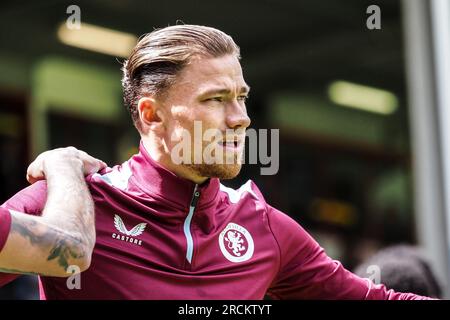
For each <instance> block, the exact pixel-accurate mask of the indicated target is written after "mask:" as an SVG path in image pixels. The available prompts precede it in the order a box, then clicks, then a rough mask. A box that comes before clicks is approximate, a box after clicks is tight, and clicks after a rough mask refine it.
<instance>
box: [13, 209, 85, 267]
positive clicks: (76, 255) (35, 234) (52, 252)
mask: <svg viewBox="0 0 450 320" xmlns="http://www.w3.org/2000/svg"><path fill="white" fill-rule="evenodd" d="M36 219H39V218H36V217H28V219H27V220H26V221H22V220H20V221H17V220H16V219H15V220H13V223H12V224H11V231H10V232H11V233H17V234H19V235H20V236H22V237H23V238H24V239H27V240H28V241H29V242H30V244H31V245H32V246H36V247H40V249H41V250H42V252H43V253H46V252H47V253H46V257H47V260H48V261H51V260H55V261H57V262H58V265H59V266H61V267H62V268H63V269H64V271H66V270H67V268H68V267H69V262H70V261H72V262H73V261H75V260H76V259H80V258H83V257H84V256H85V255H86V252H85V250H84V247H85V246H83V244H82V239H80V238H79V237H78V238H77V237H75V236H74V235H71V234H69V233H67V232H62V231H61V230H59V229H57V228H55V227H54V226H48V225H45V224H42V223H38V221H36Z"/></svg>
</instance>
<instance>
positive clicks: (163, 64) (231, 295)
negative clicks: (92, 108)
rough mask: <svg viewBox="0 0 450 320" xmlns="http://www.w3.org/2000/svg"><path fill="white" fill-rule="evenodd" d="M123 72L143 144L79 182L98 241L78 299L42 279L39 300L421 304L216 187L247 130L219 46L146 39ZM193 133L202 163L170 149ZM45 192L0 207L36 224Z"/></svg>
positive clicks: (241, 196) (191, 32)
mask: <svg viewBox="0 0 450 320" xmlns="http://www.w3.org/2000/svg"><path fill="white" fill-rule="evenodd" d="M123 72H124V76H123V82H122V85H123V89H124V100H125V104H126V106H127V107H128V109H129V111H130V113H131V116H132V119H133V122H134V124H135V126H136V128H137V129H138V131H139V134H140V136H141V139H142V140H141V144H140V150H139V153H138V154H136V155H134V156H133V157H132V158H131V159H129V160H128V161H126V162H125V163H123V164H122V165H118V166H115V167H113V168H108V169H106V170H103V171H101V172H100V174H98V173H97V174H93V175H90V176H88V177H87V182H88V185H89V188H90V191H91V194H92V197H93V199H94V202H95V210H96V232H97V241H96V246H95V249H94V253H93V256H92V263H91V267H90V268H89V269H88V270H87V271H85V272H83V273H82V274H81V289H80V290H70V289H68V288H67V287H66V283H65V281H62V280H61V279H59V278H52V277H41V278H40V279H41V295H42V298H47V299H262V298H263V297H264V296H265V295H266V294H268V295H269V296H271V297H272V298H277V299H416V298H417V299H419V298H421V297H420V296H416V295H412V294H401V293H395V292H393V291H387V290H386V289H385V287H384V286H382V285H374V284H373V283H372V282H370V281H369V280H366V279H361V278H359V277H357V276H355V275H353V274H352V273H350V272H348V271H346V270H345V269H344V268H343V267H342V265H341V264H340V263H339V262H337V261H333V260H331V259H330V258H328V257H327V256H326V254H325V253H324V251H323V249H322V248H321V247H320V246H319V245H318V243H317V242H315V241H314V240H313V239H312V238H311V237H310V236H309V235H308V234H307V233H306V232H305V230H304V229H303V228H302V227H300V226H299V225H298V224H297V223H296V222H295V221H294V220H292V219H291V218H289V217H288V216H287V215H285V214H284V213H282V212H280V211H278V210H277V209H275V208H273V207H271V206H270V205H268V204H267V203H266V202H265V200H264V197H263V196H262V194H261V193H260V191H259V190H258V188H257V187H256V186H255V185H254V184H253V183H252V182H251V181H249V182H247V183H246V184H244V185H243V186H242V187H241V188H240V189H239V190H232V189H229V188H227V187H225V186H223V185H221V184H220V181H219V179H230V178H233V177H235V176H236V175H237V174H238V173H239V170H240V168H241V161H240V160H241V158H242V153H243V142H244V135H245V129H246V128H247V127H248V126H249V124H250V119H249V117H248V116H247V112H246V108H245V99H246V97H247V94H248V91H249V87H248V85H247V84H246V83H245V81H244V78H243V75H242V70H241V66H240V64H239V48H238V47H237V45H236V44H235V43H234V41H233V40H232V38H231V37H230V36H228V35H226V34H225V33H223V32H221V31H219V30H216V29H213V28H209V27H203V26H194V25H177V26H171V27H167V28H163V29H159V30H156V31H153V32H152V33H150V34H148V35H146V36H145V37H143V38H142V39H141V40H140V41H139V43H138V44H137V45H136V47H135V48H134V50H133V52H132V53H131V55H130V57H129V59H128V60H127V61H126V62H125V64H124V67H123ZM196 122H197V123H198V122H200V124H201V130H202V131H201V132H202V133H205V132H206V131H208V130H210V129H212V130H216V131H219V132H220V133H221V134H222V135H221V137H222V138H220V139H219V140H215V141H216V142H215V146H214V148H213V149H214V152H211V153H210V157H208V156H206V158H207V159H204V158H202V157H201V159H200V160H202V161H197V160H198V159H197V156H196V152H195V150H196V148H200V149H202V148H203V149H202V150H204V149H205V147H206V148H208V147H209V146H210V144H208V143H205V142H203V141H200V142H199V141H198V140H197V141H194V142H193V143H192V144H189V143H187V144H186V145H188V146H189V145H190V148H189V147H187V148H185V149H179V146H180V144H181V145H184V143H185V142H186V141H185V140H184V139H186V137H191V138H192V136H195V135H196V134H195V131H196V125H195V123H196ZM194 140H195V139H194ZM188 142H192V141H191V140H189V141H188ZM175 151H176V152H175ZM174 154H175V155H174ZM197 155H198V153H197ZM180 157H181V158H182V159H183V161H182V162H179V161H178V160H179V158H180ZM213 158H215V159H216V160H225V161H212V162H211V161H210V160H211V159H213ZM206 160H208V161H206ZM46 192H47V186H46V183H45V182H44V181H39V182H37V183H35V184H33V185H32V186H31V187H30V188H28V189H26V190H23V191H21V192H19V193H18V194H17V195H15V196H14V197H13V198H11V199H10V200H8V201H7V202H6V203H5V204H4V206H5V207H6V208H10V209H14V210H21V211H24V212H26V213H30V214H38V213H39V212H40V211H41V210H42V208H43V204H44V202H43V199H44V198H45V195H46ZM30 195H33V197H32V198H30Z"/></svg>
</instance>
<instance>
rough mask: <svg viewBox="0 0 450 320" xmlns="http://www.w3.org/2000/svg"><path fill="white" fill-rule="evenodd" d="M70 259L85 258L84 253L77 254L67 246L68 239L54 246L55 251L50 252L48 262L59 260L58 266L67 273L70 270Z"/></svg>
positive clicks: (59, 241) (60, 240)
mask: <svg viewBox="0 0 450 320" xmlns="http://www.w3.org/2000/svg"><path fill="white" fill-rule="evenodd" d="M70 257H72V258H74V259H79V258H82V257H84V253H83V252H75V251H74V250H72V249H71V248H70V246H69V245H68V244H67V240H66V239H59V240H58V241H57V242H56V244H55V245H54V247H53V249H52V250H51V251H50V255H49V256H48V257H47V261H50V260H53V259H58V260H57V261H58V264H59V265H60V266H61V267H63V268H64V270H66V271H67V269H68V268H69V262H68V259H70Z"/></svg>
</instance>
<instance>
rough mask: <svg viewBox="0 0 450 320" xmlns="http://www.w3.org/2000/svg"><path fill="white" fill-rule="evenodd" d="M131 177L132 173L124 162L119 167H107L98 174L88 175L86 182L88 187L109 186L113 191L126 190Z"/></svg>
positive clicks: (126, 162)
mask: <svg viewBox="0 0 450 320" xmlns="http://www.w3.org/2000/svg"><path fill="white" fill-rule="evenodd" d="M131 176H132V171H131V169H130V166H129V164H128V161H125V162H124V163H122V164H121V165H116V166H114V167H112V168H110V167H108V168H105V169H103V170H101V171H100V172H97V173H94V174H91V175H89V176H88V177H87V178H86V182H87V183H88V184H90V185H98V184H100V185H109V186H111V187H113V188H115V189H120V190H126V189H128V185H129V181H130V178H131Z"/></svg>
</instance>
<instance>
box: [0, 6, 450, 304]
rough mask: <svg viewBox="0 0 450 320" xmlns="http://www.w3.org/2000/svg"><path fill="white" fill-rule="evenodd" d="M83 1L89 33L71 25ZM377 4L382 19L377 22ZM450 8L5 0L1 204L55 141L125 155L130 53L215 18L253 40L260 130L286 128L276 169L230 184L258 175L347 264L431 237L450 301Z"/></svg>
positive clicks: (131, 138) (129, 140)
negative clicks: (148, 40)
mask: <svg viewBox="0 0 450 320" xmlns="http://www.w3.org/2000/svg"><path fill="white" fill-rule="evenodd" d="M70 5H76V6H78V8H79V9H80V17H81V29H79V30H70V29H68V28H67V24H66V22H68V19H69V22H73V21H72V20H70V19H71V18H70V17H71V16H72V14H73V13H76V11H71V10H69V12H67V11H68V8H69V6H70ZM370 5H377V6H378V7H379V8H380V14H381V15H380V18H381V19H380V21H379V22H380V26H381V29H369V28H368V27H367V20H368V19H369V17H370V16H371V13H373V12H371V13H367V11H366V10H367V8H368V7H369V6H370ZM447 5H448V3H447V1H446V0H444V1H427V0H423V1H422V0H407V1H397V0H386V1H365V0H345V1H343V0H340V1H336V0H277V1H275V0H258V1H257V0H246V1H237V0H229V1H216V0H208V1H207V0H195V1H181V0H166V1H144V0H139V1H137V0H122V1H106V0H89V1H87V0H86V1H76V2H73V1H70V2H69V1H55V0H53V1H49V0H41V1H20V0H19V1H2V2H1V4H0V154H1V160H0V179H1V181H2V184H1V185H0V203H3V202H4V201H6V200H7V199H8V198H9V197H11V196H12V195H13V194H15V193H16V192H17V191H19V190H20V189H22V188H24V187H25V186H26V185H27V182H26V180H25V171H26V167H27V165H28V164H29V162H30V161H31V160H32V159H33V158H34V157H35V156H36V155H37V154H39V153H40V152H42V151H44V150H46V149H49V148H55V147H60V146H68V145H72V146H75V147H77V148H79V149H82V150H85V151H87V152H88V153H90V154H92V155H94V156H95V157H98V158H101V159H103V160H105V161H106V162H107V163H108V164H109V165H110V166H112V165H114V164H118V163H121V162H123V161H125V160H126V159H128V158H129V157H130V155H132V154H133V153H135V152H136V151H137V147H138V144H139V136H138V134H137V132H136V130H135V128H134V127H133V125H132V122H131V119H130V116H129V115H128V113H127V111H126V110H125V108H124V107H123V104H122V97H121V95H122V92H121V84H120V80H121V71H120V68H121V62H123V60H124V59H125V57H126V56H127V54H128V52H129V50H130V48H132V47H133V46H134V44H135V43H136V41H137V38H138V37H139V36H141V35H142V34H144V33H147V32H150V31H152V30H153V29H154V28H158V27H164V26H168V25H174V24H176V23H181V22H184V23H189V24H202V25H209V26H213V27H216V28H218V29H221V30H223V31H225V32H226V33H228V34H230V35H231V36H232V37H233V38H234V39H235V41H236V42H237V44H238V45H239V46H240V47H241V54H242V66H243V69H244V75H245V78H246V81H247V83H249V84H250V86H251V87H252V91H251V96H250V99H249V101H248V105H247V106H248V112H249V115H250V117H251V118H252V127H253V128H255V129H259V128H264V129H267V128H276V129H280V147H279V150H280V155H279V157H280V158H279V163H280V167H279V172H278V173H277V174H276V175H273V176H263V175H261V174H260V166H259V165H245V166H244V167H243V170H242V173H241V175H240V176H239V177H238V178H236V179H234V180H232V181H225V182H224V184H226V185H229V186H232V187H236V186H239V185H240V184H242V183H243V182H245V181H246V180H247V179H253V180H254V181H255V182H256V183H257V185H258V186H259V187H260V189H261V191H262V192H263V194H264V195H265V197H266V200H267V201H268V202H269V203H270V204H271V205H273V206H275V207H277V208H279V209H280V210H282V211H284V212H286V213H287V214H289V215H290V216H291V217H293V218H294V219H295V220H296V221H298V222H299V223H300V224H301V225H302V226H303V227H304V228H305V229H307V230H308V231H309V232H310V233H311V234H312V235H313V236H314V237H315V238H316V239H317V241H318V242H319V243H320V244H321V246H323V247H324V248H325V250H326V251H327V253H328V255H330V256H331V257H333V258H335V259H338V260H340V261H341V262H342V263H343V264H344V266H345V267H346V268H348V269H352V268H354V267H355V266H356V265H358V264H359V263H361V262H362V261H363V260H364V259H366V258H367V257H369V256H371V255H372V254H374V253H375V252H376V251H377V250H379V249H381V248H383V247H386V246H389V245H392V244H398V243H405V244H412V245H418V246H419V247H421V248H423V249H424V252H425V253H426V254H427V257H428V259H429V260H430V262H431V265H432V267H433V270H434V271H435V272H436V274H437V276H438V278H439V281H440V283H441V285H442V286H443V288H444V291H445V293H446V295H447V296H449V291H448V288H449V286H448V281H449V263H448V257H449V252H448V249H449V247H450V246H449V237H448V232H447V229H448V223H449V220H450V219H449V217H450V216H449V215H448V214H449V210H448V207H447V206H448V202H449V201H448V200H450V197H448V195H447V192H448V188H447V185H448V182H449V179H448V177H447V175H448V172H449V170H448V169H447V164H448V161H447V160H450V159H449V158H448V155H447V153H448V151H447V145H446V141H448V139H447V140H446V138H448V135H447V133H446V130H447V129H446V128H447V120H448V119H447V118H448V117H447V114H446V109H445V106H446V105H448V103H447V102H448V101H447V100H448V99H447V93H446V88H445V84H446V83H448V82H446V77H447V74H450V73H449V72H448V68H449V64H448V62H447V57H448V55H447V56H446V54H445V53H446V52H447V51H448V48H447V45H448V41H449V40H450V36H449V33H450V28H449V27H448V25H447V24H446V21H448V20H449V19H448V17H447V15H448V14H449V13H450V10H448V8H447ZM72 8H73V7H72ZM75 10H76V9H75ZM446 50H447V51H446ZM447 144H448V143H447ZM0 298H3V299H37V298H38V296H37V281H36V279H35V278H34V277H22V278H21V279H20V280H18V281H15V282H13V283H11V284H9V285H7V286H5V287H3V288H0Z"/></svg>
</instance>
